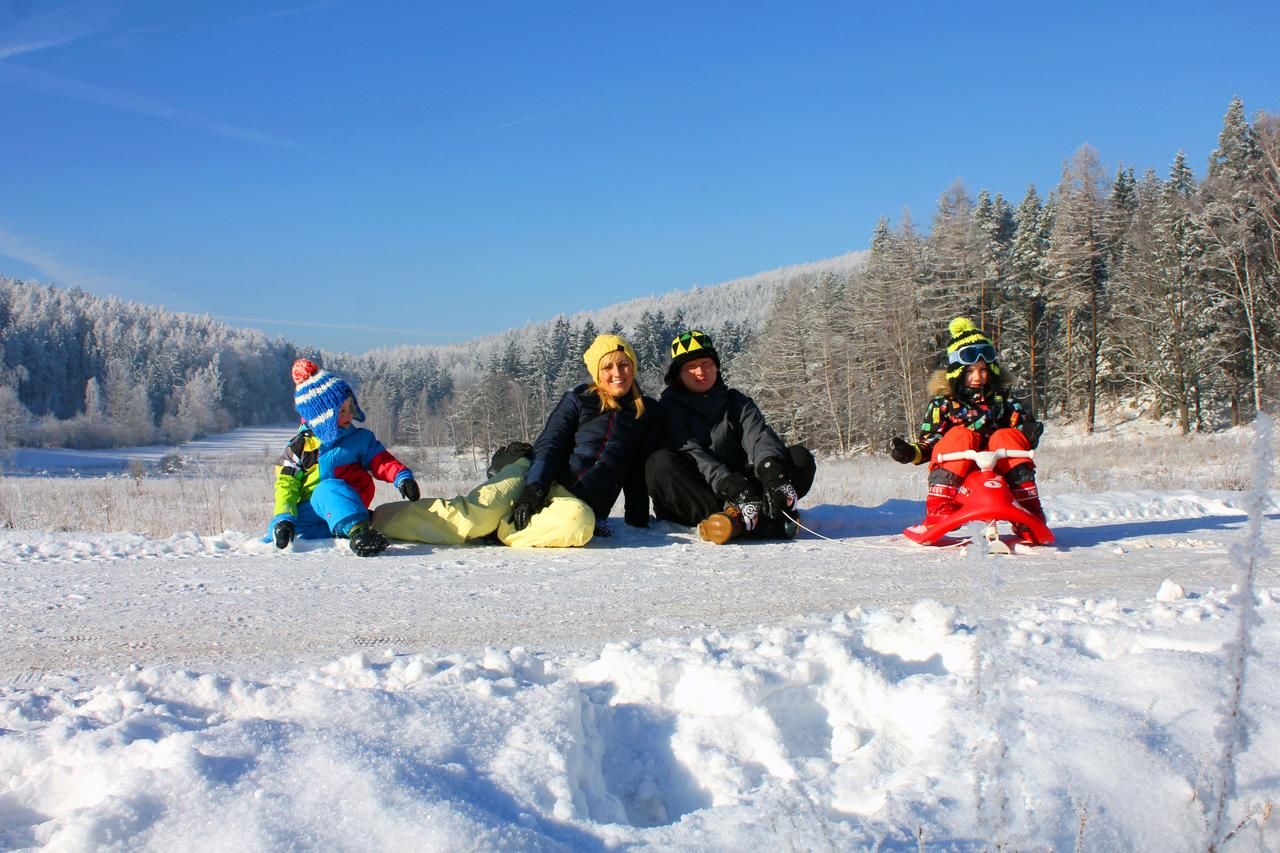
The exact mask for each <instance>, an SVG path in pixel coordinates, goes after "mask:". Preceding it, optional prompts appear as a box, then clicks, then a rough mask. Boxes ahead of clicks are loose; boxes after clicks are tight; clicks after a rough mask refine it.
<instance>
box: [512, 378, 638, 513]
mask: <svg viewBox="0 0 1280 853" xmlns="http://www.w3.org/2000/svg"><path fill="white" fill-rule="evenodd" d="M587 387H588V386H586V385H579V386H578V387H577V388H574V389H573V390H572V391H566V392H565V395H564V396H563V397H561V398H560V402H559V403H558V404H557V405H556V407H555V410H554V411H552V413H551V416H550V417H549V418H547V425H546V426H545V427H543V428H542V434H541V435H539V436H538V440H537V441H535V442H534V444H533V464H532V465H531V466H530V467H529V473H528V474H527V475H526V476H525V482H528V483H537V484H539V485H541V486H544V487H548V488H549V487H550V485H551V483H552V482H556V483H559V484H560V485H562V486H564V487H565V488H566V489H568V490H569V491H570V492H572V493H573V494H574V495H575V496H576V497H578V498H581V499H582V500H583V501H585V502H586V503H587V505H589V506H590V507H591V511H592V512H594V513H595V514H596V519H597V520H599V521H603V520H604V519H605V518H607V517H608V516H609V511H610V510H611V509H613V505H614V503H615V502H616V501H617V500H618V493H619V492H621V491H622V490H623V489H624V487H625V489H626V493H627V495H626V503H625V512H626V521H627V523H628V524H637V525H644V524H645V523H647V521H648V518H649V491H648V489H647V488H646V486H645V483H644V463H645V460H646V459H647V458H648V456H649V453H650V451H651V450H652V449H653V442H654V435H653V429H652V425H653V421H654V416H653V414H652V413H653V412H654V410H655V409H656V408H657V404H656V403H655V402H654V401H653V400H651V399H649V398H647V397H646V398H645V401H644V402H645V413H644V415H643V416H642V417H640V418H638V419H637V418H636V409H635V401H634V400H631V399H630V398H628V399H627V401H626V403H624V404H623V407H622V410H621V411H614V412H608V411H604V410H602V409H601V407H600V398H598V397H597V396H596V395H595V392H588V391H587Z"/></svg>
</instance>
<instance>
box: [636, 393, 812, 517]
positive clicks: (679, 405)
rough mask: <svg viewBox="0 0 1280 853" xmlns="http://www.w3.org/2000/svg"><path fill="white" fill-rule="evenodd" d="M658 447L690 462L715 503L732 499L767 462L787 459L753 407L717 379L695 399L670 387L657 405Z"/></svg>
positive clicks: (758, 412)
mask: <svg viewBox="0 0 1280 853" xmlns="http://www.w3.org/2000/svg"><path fill="white" fill-rule="evenodd" d="M658 409H659V412H660V416H661V433H662V436H661V438H662V445H663V446H664V447H667V448H669V449H671V450H681V451H684V452H685V453H688V454H689V455H690V456H692V457H693V460H694V462H695V463H696V464H697V466H698V471H699V472H700V473H701V474H702V476H703V478H704V479H705V480H706V481H707V483H708V484H709V485H710V486H711V489H712V491H714V492H715V493H716V495H717V496H718V497H721V498H725V499H732V498H735V497H737V496H738V492H739V491H740V490H741V489H742V488H744V487H745V486H746V485H747V484H746V483H745V482H744V479H743V478H744V477H751V478H754V477H755V476H756V466H758V465H759V464H760V463H761V462H764V461H765V460H766V459H774V458H777V459H786V458H788V457H787V446H786V445H785V444H783V443H782V439H780V438H778V434H777V433H776V432H774V431H773V429H772V428H770V426H769V424H767V423H765V419H764V415H763V414H762V413H761V412H760V408H759V407H758V406H757V405H756V404H755V401H754V400H752V399H751V398H750V397H748V396H747V395H746V394H743V393H742V392H741V391H735V390H734V389H732V388H730V387H729V386H727V385H725V384H724V380H723V379H719V378H717V379H716V384H715V385H712V386H711V390H709V391H707V392H706V393H703V394H695V393H693V392H692V391H689V390H688V389H687V388H685V387H684V386H683V385H681V384H679V383H678V382H677V383H675V384H672V385H668V386H667V389H666V390H665V391H663V392H662V398H661V401H660V402H659V404H658Z"/></svg>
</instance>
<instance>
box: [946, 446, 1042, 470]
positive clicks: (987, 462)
mask: <svg viewBox="0 0 1280 853" xmlns="http://www.w3.org/2000/svg"><path fill="white" fill-rule="evenodd" d="M1035 456H1036V452H1035V451H1034V450H1006V449H1005V448H1003V447H1002V448H1000V449H999V450H956V451H953V452H951V453H940V454H938V456H937V457H936V458H935V460H934V461H935V462H954V461H956V460H958V459H968V460H969V461H971V462H974V463H977V466H978V467H979V468H981V469H982V470H983V471H990V470H991V469H993V468H995V467H996V462H998V461H999V460H1001V459H1034V458H1035Z"/></svg>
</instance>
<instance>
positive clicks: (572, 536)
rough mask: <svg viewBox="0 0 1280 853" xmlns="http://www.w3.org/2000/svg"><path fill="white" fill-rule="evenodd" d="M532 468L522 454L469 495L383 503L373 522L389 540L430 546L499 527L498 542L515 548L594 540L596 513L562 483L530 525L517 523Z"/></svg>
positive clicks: (459, 541) (561, 545)
mask: <svg viewBox="0 0 1280 853" xmlns="http://www.w3.org/2000/svg"><path fill="white" fill-rule="evenodd" d="M528 470H529V460H528V459H519V460H516V461H515V462H512V463H511V464H510V465H508V466H507V467H505V468H503V469H502V470H501V471H499V472H498V473H497V474H494V475H493V476H492V477H490V478H489V479H488V480H486V481H484V482H483V483H481V484H480V485H478V486H476V487H475V488H474V489H472V490H471V491H470V493H468V494H465V495H458V496H457V497H454V498H423V499H422V500H419V501H395V502H393V503H385V504H381V505H379V506H378V507H376V508H375V509H374V510H373V526H374V527H375V528H377V529H378V530H380V531H381V532H382V533H383V535H385V536H386V537H387V538H388V539H399V540H402V541H406V542H426V543H427V544H429V545H461V544H462V543H464V542H469V541H473V540H476V539H483V538H484V537H486V536H488V535H489V534H490V533H493V532H495V531H496V532H497V534H498V539H499V541H501V542H502V543H503V544H505V545H510V546H511V547H513V548H573V547H577V546H579V545H586V544H587V543H588V542H590V541H591V536H592V533H593V532H594V531H595V526H596V516H595V513H594V512H592V511H591V507H589V506H587V504H586V503H585V502H584V501H582V500H581V499H579V498H576V497H574V495H573V494H572V493H571V492H570V491H569V490H568V489H566V488H564V487H563V486H561V485H560V484H559V483H553V484H552V486H551V489H550V493H549V494H550V501H549V502H548V504H547V505H546V506H545V507H543V509H542V511H540V512H538V513H537V514H536V515H534V516H533V518H532V519H531V520H530V521H529V526H528V527H526V528H525V529H524V530H516V529H515V527H513V526H512V524H511V507H512V505H513V504H514V503H515V502H516V501H517V500H518V499H519V498H520V495H521V494H522V493H523V492H524V475H525V472H527V471H528Z"/></svg>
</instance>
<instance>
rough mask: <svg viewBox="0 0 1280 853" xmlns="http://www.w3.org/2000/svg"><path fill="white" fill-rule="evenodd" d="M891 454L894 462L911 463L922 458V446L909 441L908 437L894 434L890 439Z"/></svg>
mask: <svg viewBox="0 0 1280 853" xmlns="http://www.w3.org/2000/svg"><path fill="white" fill-rule="evenodd" d="M889 455H890V456H892V457H893V461H894V462H901V463H902V464H903V465H910V464H911V463H913V462H915V461H916V460H917V459H919V458H920V447H919V446H918V445H915V444H911V443H909V442H908V441H907V440H906V439H902V438H898V437H897V436H894V437H893V438H892V439H890V441H889Z"/></svg>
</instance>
